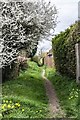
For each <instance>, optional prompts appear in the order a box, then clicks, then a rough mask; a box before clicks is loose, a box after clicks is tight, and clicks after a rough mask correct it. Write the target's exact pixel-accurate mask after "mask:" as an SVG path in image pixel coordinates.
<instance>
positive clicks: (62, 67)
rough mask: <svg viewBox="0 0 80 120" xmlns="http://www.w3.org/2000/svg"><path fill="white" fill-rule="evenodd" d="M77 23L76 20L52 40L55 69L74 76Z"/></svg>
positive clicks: (78, 36)
mask: <svg viewBox="0 0 80 120" xmlns="http://www.w3.org/2000/svg"><path fill="white" fill-rule="evenodd" d="M79 24H80V23H78V22H76V23H75V24H74V25H72V26H70V27H69V28H68V29H66V30H65V32H61V33H60V34H58V35H57V36H55V37H54V38H53V40H52V45H53V53H54V60H55V66H56V69H57V71H59V72H60V73H62V74H66V75H68V76H70V77H74V78H75V75H76V55H75V44H76V43H77V42H80V34H79V31H80V30H79V29H80V28H79Z"/></svg>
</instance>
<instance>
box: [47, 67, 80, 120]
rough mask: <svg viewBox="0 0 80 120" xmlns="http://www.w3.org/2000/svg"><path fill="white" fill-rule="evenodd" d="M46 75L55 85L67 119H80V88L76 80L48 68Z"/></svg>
mask: <svg viewBox="0 0 80 120" xmlns="http://www.w3.org/2000/svg"><path fill="white" fill-rule="evenodd" d="M46 75H47V77H48V79H49V80H50V81H51V82H52V84H53V85H54V88H55V90H56V93H57V96H58V98H59V100H60V105H61V107H62V109H63V110H64V112H65V114H66V116H65V117H68V118H79V119H80V86H78V85H77V84H76V81H75V80H72V79H70V78H68V77H65V76H61V75H60V74H58V73H57V72H56V70H55V69H54V70H53V69H50V68H49V69H48V68H47V69H46Z"/></svg>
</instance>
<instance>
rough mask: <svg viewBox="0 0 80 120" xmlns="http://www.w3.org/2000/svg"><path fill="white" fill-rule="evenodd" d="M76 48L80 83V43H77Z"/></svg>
mask: <svg viewBox="0 0 80 120" xmlns="http://www.w3.org/2000/svg"><path fill="white" fill-rule="evenodd" d="M75 48H76V82H77V83H80V43H77V44H76V45H75Z"/></svg>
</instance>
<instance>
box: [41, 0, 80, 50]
mask: <svg viewBox="0 0 80 120" xmlns="http://www.w3.org/2000/svg"><path fill="white" fill-rule="evenodd" d="M45 1H47V2H48V1H50V2H51V3H52V4H55V6H56V8H57V9H58V12H59V13H58V21H59V23H58V25H57V27H56V29H55V33H54V34H58V33H59V32H61V31H64V30H65V29H66V28H68V27H69V26H70V25H71V24H73V23H75V21H76V20H78V2H79V1H80V0H45ZM41 47H44V49H45V50H49V49H50V48H51V42H49V41H44V42H43V43H41V44H40V45H39V48H41Z"/></svg>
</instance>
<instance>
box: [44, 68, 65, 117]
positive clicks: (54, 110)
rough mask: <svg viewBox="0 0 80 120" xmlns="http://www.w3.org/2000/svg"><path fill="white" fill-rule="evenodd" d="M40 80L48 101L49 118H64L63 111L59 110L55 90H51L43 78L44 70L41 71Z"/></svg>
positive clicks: (49, 84) (47, 81)
mask: <svg viewBox="0 0 80 120" xmlns="http://www.w3.org/2000/svg"><path fill="white" fill-rule="evenodd" d="M42 78H43V80H44V86H45V89H46V95H47V97H48V99H49V111H50V117H57V116H60V117H64V115H63V111H62V110H61V108H60V105H59V100H58V98H57V95H56V92H55V89H54V88H53V85H52V83H51V82H50V81H49V80H48V79H47V78H46V77H45V70H44V69H43V71H42Z"/></svg>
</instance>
